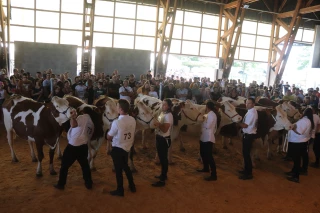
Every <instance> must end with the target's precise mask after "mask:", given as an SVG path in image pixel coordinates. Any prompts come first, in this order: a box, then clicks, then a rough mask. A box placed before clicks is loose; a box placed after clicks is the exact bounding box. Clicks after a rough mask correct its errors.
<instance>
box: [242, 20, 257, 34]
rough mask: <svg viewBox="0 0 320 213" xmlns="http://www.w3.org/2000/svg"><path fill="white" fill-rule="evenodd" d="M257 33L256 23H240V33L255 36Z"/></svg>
mask: <svg viewBox="0 0 320 213" xmlns="http://www.w3.org/2000/svg"><path fill="white" fill-rule="evenodd" d="M256 31H257V22H252V21H243V23H242V32H243V33H251V34H256Z"/></svg>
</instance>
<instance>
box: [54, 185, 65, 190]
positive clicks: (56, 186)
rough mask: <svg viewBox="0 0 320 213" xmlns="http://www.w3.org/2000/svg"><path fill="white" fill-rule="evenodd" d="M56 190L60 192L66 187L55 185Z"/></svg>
mask: <svg viewBox="0 0 320 213" xmlns="http://www.w3.org/2000/svg"><path fill="white" fill-rule="evenodd" d="M53 187H54V188H56V189H59V190H64V186H62V185H59V184H55V185H53Z"/></svg>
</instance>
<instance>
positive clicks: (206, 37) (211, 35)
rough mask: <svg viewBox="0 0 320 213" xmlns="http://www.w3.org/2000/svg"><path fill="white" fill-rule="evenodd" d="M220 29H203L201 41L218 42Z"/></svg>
mask: <svg viewBox="0 0 320 213" xmlns="http://www.w3.org/2000/svg"><path fill="white" fill-rule="evenodd" d="M217 39H218V30H209V29H202V35H201V41H206V42H212V43H217Z"/></svg>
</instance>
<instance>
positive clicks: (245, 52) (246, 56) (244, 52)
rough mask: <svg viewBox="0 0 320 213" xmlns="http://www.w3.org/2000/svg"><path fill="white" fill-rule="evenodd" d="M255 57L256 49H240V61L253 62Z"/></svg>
mask: <svg viewBox="0 0 320 213" xmlns="http://www.w3.org/2000/svg"><path fill="white" fill-rule="evenodd" d="M253 55H254V49H252V48H245V47H240V55H239V59H243V60H251V61H252V60H253Z"/></svg>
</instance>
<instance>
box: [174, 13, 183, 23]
mask: <svg viewBox="0 0 320 213" xmlns="http://www.w3.org/2000/svg"><path fill="white" fill-rule="evenodd" d="M174 23H175V24H183V11H181V10H177V12H176V18H175V20H174Z"/></svg>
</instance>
